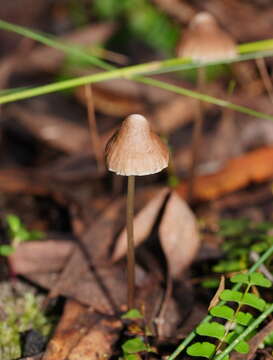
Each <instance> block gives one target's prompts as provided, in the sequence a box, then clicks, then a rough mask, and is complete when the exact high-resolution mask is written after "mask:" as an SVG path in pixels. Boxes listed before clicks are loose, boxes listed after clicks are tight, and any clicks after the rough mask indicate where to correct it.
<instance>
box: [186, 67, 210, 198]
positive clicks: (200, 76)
mask: <svg viewBox="0 0 273 360" xmlns="http://www.w3.org/2000/svg"><path fill="white" fill-rule="evenodd" d="M205 78H206V71H205V68H204V67H200V68H198V69H197V90H198V91H199V92H203V91H204V87H205V82H206V79H205ZM203 123H204V116H203V106H202V102H201V101H199V100H198V102H197V108H196V117H195V122H194V129H193V139H192V158H191V165H190V169H189V182H188V183H189V190H188V201H189V202H192V200H193V198H194V185H195V180H196V167H197V164H198V157H199V153H200V145H201V143H202V132H203Z"/></svg>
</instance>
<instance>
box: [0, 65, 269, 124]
mask: <svg viewBox="0 0 273 360" xmlns="http://www.w3.org/2000/svg"><path fill="white" fill-rule="evenodd" d="M145 65H146V64H140V65H135V66H132V67H130V68H122V69H116V70H112V71H108V72H103V73H99V74H94V75H88V76H82V77H78V78H75V79H71V80H65V81H60V82H58V83H53V84H48V85H43V86H38V87H35V88H30V89H26V90H22V91H21V92H13V93H10V94H7V95H2V96H0V104H5V103H9V102H13V101H17V100H22V99H28V98H30V97H33V96H38V95H44V94H49V93H52V92H56V91H61V90H65V89H70V88H73V87H77V86H81V85H86V84H92V83H97V82H101V81H106V80H111V79H118V78H127V79H130V80H134V81H138V82H141V83H143V84H147V85H152V86H156V87H159V88H161V89H164V90H168V91H172V92H174V93H176V94H180V95H185V96H188V97H192V98H194V99H199V100H202V101H205V102H208V103H211V104H214V105H218V106H221V107H224V108H225V107H226V108H229V109H233V110H236V111H238V112H241V113H244V114H247V115H252V116H255V117H259V118H262V119H266V120H271V121H273V116H272V115H269V114H265V113H262V112H259V111H256V110H253V109H250V108H247V107H244V106H240V105H236V104H233V103H231V102H229V101H225V100H222V99H218V98H215V97H213V96H209V95H205V94H200V93H198V92H196V91H192V90H189V89H185V88H182V87H179V86H175V85H172V84H168V83H165V82H163V81H159V80H155V79H152V78H144V77H140V76H138V77H134V76H135V75H136V74H138V72H142V71H144V68H145ZM141 69H142V70H141Z"/></svg>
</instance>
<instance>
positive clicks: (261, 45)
mask: <svg viewBox="0 0 273 360" xmlns="http://www.w3.org/2000/svg"><path fill="white" fill-rule="evenodd" d="M0 29H3V30H7V31H12V32H16V33H17V34H20V35H22V36H26V37H29V38H31V39H33V40H36V41H39V42H41V43H43V44H45V45H48V46H52V47H54V48H57V49H59V50H61V51H63V52H65V53H67V54H73V55H77V56H79V57H81V58H84V59H85V60H88V61H90V63H92V64H93V65H97V66H99V67H101V68H102V69H106V70H109V71H108V72H105V73H102V74H95V75H89V76H83V77H79V78H74V79H71V80H65V81H60V82H57V83H52V84H48V85H43V86H38V87H35V88H30V89H26V90H21V91H18V92H16V91H14V92H12V93H11V94H4V95H1V94H0V104H5V103H8V102H12V101H17V100H22V99H26V98H29V97H33V96H39V95H43V94H48V93H51V92H55V91H61V90H65V89H70V88H73V87H76V86H80V85H86V84H88V83H94V82H99V81H104V80H110V79H115V78H118V77H129V78H130V79H133V80H134V76H138V79H137V80H138V81H140V82H143V83H146V84H149V85H153V86H157V87H160V88H164V89H166V90H169V91H172V92H175V93H177V94H181V95H185V96H190V97H193V98H195V99H199V100H202V101H205V102H209V103H212V104H215V105H218V106H222V107H227V108H230V109H233V110H235V111H239V112H242V113H245V114H248V115H252V116H255V117H260V118H263V119H268V120H273V116H271V115H268V114H264V113H262V112H258V111H255V110H253V109H250V108H247V107H244V106H240V105H236V104H233V103H231V102H228V101H225V100H221V99H218V98H214V97H212V96H209V95H205V94H200V93H197V92H195V91H191V90H188V89H185V88H182V87H178V86H174V85H171V84H166V83H164V82H160V81H158V80H154V79H150V78H143V77H142V78H140V77H139V75H144V74H145V75H148V74H152V73H156V72H167V71H175V70H183V67H184V69H186V68H187V66H188V67H189V66H191V67H200V64H197V63H192V62H191V60H190V59H186V58H184V59H178V58H176V59H169V60H163V61H154V62H150V63H146V64H140V65H134V66H129V67H125V68H123V69H115V68H114V67H113V66H111V65H109V64H107V63H106V62H104V61H102V60H100V59H98V58H96V57H94V56H91V55H90V54H86V53H85V52H84V51H82V50H80V49H78V48H77V47H75V46H73V45H69V44H64V43H62V42H60V41H58V40H55V39H54V37H52V36H50V35H45V34H42V33H40V32H37V31H33V30H30V29H28V28H25V27H22V26H18V25H15V24H12V23H9V22H6V21H3V20H0ZM257 50H259V51H263V52H262V53H255V51H256V52H257ZM269 50H273V39H269V40H263V41H261V42H254V43H248V44H243V45H239V46H238V51H239V52H242V53H243V54H245V53H247V52H251V54H248V56H250V57H248V58H251V57H252V58H254V57H258V56H266V55H267V56H269V55H272V52H269V53H264V51H269ZM238 60H240V56H239V57H238V59H236V60H235V61H238ZM224 62H226V61H225V60H223V61H219V62H214V63H213V64H220V63H224ZM205 65H206V64H202V66H205ZM135 80H136V79H135Z"/></svg>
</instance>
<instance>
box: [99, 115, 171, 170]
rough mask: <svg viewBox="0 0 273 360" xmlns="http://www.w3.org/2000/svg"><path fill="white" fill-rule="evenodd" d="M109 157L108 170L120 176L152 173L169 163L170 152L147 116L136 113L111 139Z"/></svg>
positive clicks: (107, 156)
mask: <svg viewBox="0 0 273 360" xmlns="http://www.w3.org/2000/svg"><path fill="white" fill-rule="evenodd" d="M105 158H106V165H107V167H108V169H109V170H110V171H113V172H115V173H116V174H118V175H125V176H130V175H150V174H155V173H157V172H159V171H161V170H162V169H164V168H166V167H167V166H168V162H169V151H168V148H167V146H166V145H165V144H164V142H163V141H162V140H161V139H160V137H159V136H157V135H156V134H155V133H154V132H153V131H152V130H151V128H150V125H149V123H148V121H147V120H146V118H145V117H144V116H142V115H138V114H133V115H130V116H128V117H127V118H126V119H125V120H124V121H123V123H122V125H121V127H120V129H119V130H118V131H117V132H116V133H115V134H114V135H113V136H112V138H111V139H110V140H109V141H108V143H107V145H106V149H105Z"/></svg>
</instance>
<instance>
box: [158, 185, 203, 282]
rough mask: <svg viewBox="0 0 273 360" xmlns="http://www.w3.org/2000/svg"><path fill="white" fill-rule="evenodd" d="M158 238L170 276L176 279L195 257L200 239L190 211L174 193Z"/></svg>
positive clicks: (164, 215) (166, 209)
mask: <svg viewBox="0 0 273 360" xmlns="http://www.w3.org/2000/svg"><path fill="white" fill-rule="evenodd" d="M159 237H160V242H161V246H162V249H163V251H164V254H165V256H166V259H167V263H168V266H169V271H170V274H171V276H173V277H177V276H179V275H180V274H181V272H182V271H183V270H185V269H186V268H187V267H188V266H189V265H190V263H191V262H192V261H193V259H194V257H195V256H196V253H197V251H198V248H199V245H200V237H199V234H198V229H197V224H196V221H195V217H194V215H193V213H192V211H191V210H190V208H189V207H188V205H187V203H186V202H185V201H184V200H182V199H181V198H180V197H179V195H178V194H177V193H176V191H173V192H172V193H171V195H170V198H169V200H168V202H167V204H166V208H165V211H164V214H163V216H162V220H161V224H160V227H159Z"/></svg>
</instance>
